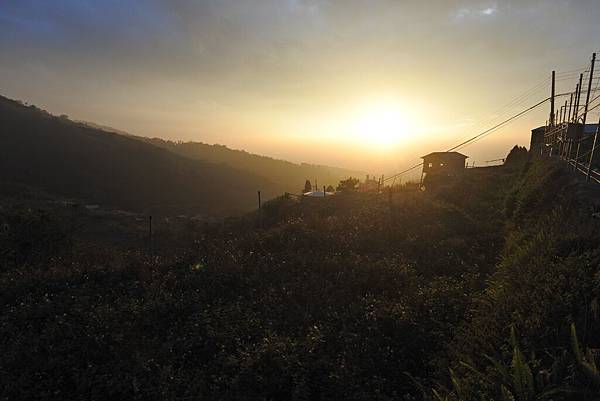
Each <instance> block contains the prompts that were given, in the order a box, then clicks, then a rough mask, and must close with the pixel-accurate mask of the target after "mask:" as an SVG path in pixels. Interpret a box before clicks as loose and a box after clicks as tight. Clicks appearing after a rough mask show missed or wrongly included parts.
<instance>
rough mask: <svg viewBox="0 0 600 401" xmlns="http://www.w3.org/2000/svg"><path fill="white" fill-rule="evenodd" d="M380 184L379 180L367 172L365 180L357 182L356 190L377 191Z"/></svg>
mask: <svg viewBox="0 0 600 401" xmlns="http://www.w3.org/2000/svg"><path fill="white" fill-rule="evenodd" d="M380 185H381V182H380V181H379V180H378V179H375V177H371V176H369V175H368V174H367V177H366V178H365V181H364V182H361V183H359V184H358V190H359V191H360V192H372V191H377V190H378V189H379V186H380Z"/></svg>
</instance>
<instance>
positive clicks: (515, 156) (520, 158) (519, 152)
mask: <svg viewBox="0 0 600 401" xmlns="http://www.w3.org/2000/svg"><path fill="white" fill-rule="evenodd" d="M528 158H529V154H528V153H527V148H525V147H524V146H518V145H515V146H514V147H513V148H512V149H511V151H510V152H509V153H508V156H506V161H505V162H504V164H506V165H511V166H512V165H515V164H521V163H524V162H526V161H527V159H528Z"/></svg>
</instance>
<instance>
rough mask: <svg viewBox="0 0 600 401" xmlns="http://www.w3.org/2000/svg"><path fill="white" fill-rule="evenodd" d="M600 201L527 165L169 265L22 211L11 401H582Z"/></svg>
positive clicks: (260, 229) (266, 223)
mask: <svg viewBox="0 0 600 401" xmlns="http://www.w3.org/2000/svg"><path fill="white" fill-rule="evenodd" d="M517 151H518V150H517ZM595 196H597V195H596V192H595V191H594V190H592V189H588V187H587V186H585V185H583V184H582V183H580V182H578V181H577V180H576V179H575V178H574V177H573V176H571V175H570V174H569V173H566V172H565V171H564V170H563V167H562V166H561V165H559V164H556V163H552V162H550V161H547V160H537V161H529V160H527V159H526V158H524V157H522V155H521V156H520V157H517V158H515V157H513V158H512V161H511V162H510V163H507V166H505V167H502V168H487V169H473V170H470V171H468V173H467V174H465V175H464V176H463V177H460V178H457V179H455V180H450V181H448V180H447V181H446V182H445V183H444V186H443V188H441V187H440V188H439V190H437V191H427V192H425V193H422V192H419V191H415V190H414V189H411V188H409V187H406V188H398V189H396V191H394V193H392V194H389V193H384V194H359V193H346V194H342V195H339V196H335V197H328V198H325V199H307V200H305V201H302V202H299V201H297V200H295V199H291V198H285V197H284V198H279V199H276V200H274V201H271V202H269V203H268V204H267V205H266V206H265V207H264V208H263V210H262V213H260V214H257V213H255V214H250V215H246V216H244V217H242V218H238V219H229V220H226V221H225V222H224V223H222V224H218V225H208V226H200V225H189V226H186V227H185V229H184V230H182V231H180V232H178V233H177V234H173V237H172V238H175V237H176V238H178V243H179V246H180V250H179V251H177V252H169V253H166V252H165V253H162V254H161V255H159V256H155V257H152V258H150V257H148V256H146V255H144V254H143V253H141V252H139V251H134V250H132V251H117V250H114V249H111V248H106V247H105V248H102V249H96V250H95V251H94V252H93V253H92V252H90V251H89V248H85V247H83V246H82V245H81V244H80V240H79V239H77V238H70V237H69V235H68V230H65V227H64V225H63V222H62V220H61V219H54V218H52V214H51V213H50V212H43V211H36V210H25V211H22V210H20V211H19V210H13V209H4V210H3V211H2V224H3V227H4V228H3V230H2V231H1V232H2V234H0V245H1V247H2V249H4V250H6V251H5V252H3V253H2V254H1V255H0V264H1V266H2V271H1V273H0V305H1V306H0V307H1V308H2V313H1V314H0V344H2V345H1V347H2V349H0V352H1V353H2V355H3V356H2V358H0V378H1V379H0V394H1V395H2V398H3V399H7V400H9V399H65V400H70V399H72V400H76V399H108V398H117V399H157V400H159V399H160V400H178V399H203V400H224V399H227V400H288V399H289V400H332V399H339V400H397V399H406V400H409V399H421V398H436V399H448V400H480V399H481V400H489V399H496V400H500V399H506V400H510V399H516V400H533V399H554V400H562V399H570V400H571V399H572V400H575V399H581V398H582V397H583V396H584V395H591V394H596V392H597V391H598V389H599V387H598V384H599V377H600V376H599V375H598V372H597V370H596V368H595V365H594V363H595V362H594V359H595V358H596V355H595V349H596V348H598V346H599V344H598V341H599V339H600V332H599V326H598V301H597V298H598V295H599V292H600V278H599V277H600V273H598V270H599V269H598V265H599V262H600V260H599V259H598V258H599V256H600V251H598V249H600V247H599V246H598V245H599V244H600V235H599V234H600V233H599V231H598V228H597V226H598V224H597V222H596V220H594V219H593V218H592V215H593V213H594V212H595V210H594V209H593V206H592V205H593V204H594V199H595ZM24 227H31V229H30V230H33V231H34V232H35V241H32V240H30V238H31V237H30V234H28V232H27V230H28V229H26V228H24ZM31 235H34V234H33V233H31ZM511 333H512V334H511Z"/></svg>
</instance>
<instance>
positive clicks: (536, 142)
mask: <svg viewBox="0 0 600 401" xmlns="http://www.w3.org/2000/svg"><path fill="white" fill-rule="evenodd" d="M545 132H546V127H545V126H541V127H538V128H534V129H532V130H531V142H530V143H529V150H530V151H531V152H532V153H540V151H541V149H542V147H543V146H544V134H545Z"/></svg>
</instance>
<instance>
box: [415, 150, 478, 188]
mask: <svg viewBox="0 0 600 401" xmlns="http://www.w3.org/2000/svg"><path fill="white" fill-rule="evenodd" d="M467 158H468V156H465V155H463V154H462V153H458V152H433V153H429V154H428V155H425V156H423V157H421V159H423V173H422V174H421V181H422V180H423V178H424V177H425V176H426V175H429V174H436V175H437V174H441V175H446V176H453V175H458V174H460V173H462V172H464V170H465V160H466V159H467Z"/></svg>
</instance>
